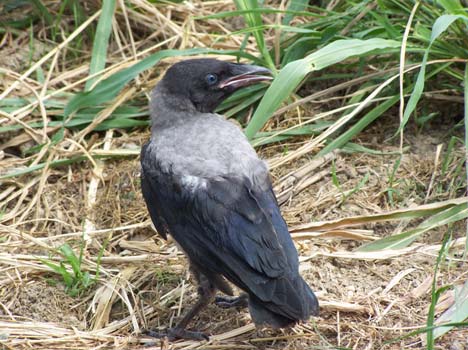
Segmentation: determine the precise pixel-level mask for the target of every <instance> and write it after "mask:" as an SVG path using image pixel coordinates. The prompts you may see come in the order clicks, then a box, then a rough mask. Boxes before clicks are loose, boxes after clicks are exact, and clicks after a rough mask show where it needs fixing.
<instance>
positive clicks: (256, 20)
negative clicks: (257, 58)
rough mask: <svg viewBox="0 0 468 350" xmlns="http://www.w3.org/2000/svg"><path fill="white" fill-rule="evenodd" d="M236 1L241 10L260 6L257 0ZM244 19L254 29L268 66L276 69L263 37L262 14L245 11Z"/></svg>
mask: <svg viewBox="0 0 468 350" xmlns="http://www.w3.org/2000/svg"><path fill="white" fill-rule="evenodd" d="M234 2H235V3H236V7H237V9H238V10H241V11H246V10H254V9H258V8H259V6H258V2H257V0H234ZM244 20H245V22H246V23H247V27H249V28H248V29H249V31H252V34H253V36H254V38H255V41H256V42H257V46H258V50H259V51H260V52H261V53H262V57H263V59H264V60H265V62H266V64H267V66H268V68H270V69H271V70H272V71H275V64H274V63H273V59H272V58H271V56H270V52H269V51H268V48H267V47H266V44H265V38H264V37H263V31H262V29H263V21H262V16H261V14H260V13H259V12H256V11H246V12H245V13H244Z"/></svg>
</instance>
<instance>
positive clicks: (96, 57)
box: [85, 0, 115, 91]
mask: <svg viewBox="0 0 468 350" xmlns="http://www.w3.org/2000/svg"><path fill="white" fill-rule="evenodd" d="M114 10H115V0H103V2H102V12H101V15H100V16H99V21H98V25H97V28H96V35H95V36H94V42H93V50H92V52H91V63H90V64H89V74H90V75H93V74H96V73H99V72H100V71H102V70H103V69H104V68H105V66H106V57H107V47H108V45H109V37H110V34H111V32H112V20H113V18H114ZM97 78H98V77H97V76H95V77H94V78H91V79H89V80H88V81H87V82H86V86H85V90H86V91H88V90H89V89H90V88H91V86H92V85H93V83H94V82H95V81H96V79H97Z"/></svg>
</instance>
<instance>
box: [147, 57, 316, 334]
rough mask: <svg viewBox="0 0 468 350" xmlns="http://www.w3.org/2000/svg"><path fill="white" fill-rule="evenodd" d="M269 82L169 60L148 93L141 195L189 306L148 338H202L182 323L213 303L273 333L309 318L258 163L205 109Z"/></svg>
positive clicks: (222, 66) (231, 67)
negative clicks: (187, 276) (187, 286)
mask: <svg viewBox="0 0 468 350" xmlns="http://www.w3.org/2000/svg"><path fill="white" fill-rule="evenodd" d="M272 79H273V78H272V76H271V71H270V70H268V69H266V68H264V67H261V66H256V65H249V64H241V63H231V62H228V61H222V60H217V59H211V58H201V59H187V60H183V61H179V62H177V63H175V64H173V65H172V66H171V67H170V68H169V69H168V70H167V71H166V73H165V74H164V76H163V78H162V79H161V80H160V81H159V82H158V83H157V85H156V86H155V87H154V89H153V90H152V92H151V96H150V102H149V107H150V115H151V136H150V139H149V141H148V142H147V143H146V144H145V145H144V146H143V147H142V150H141V157H140V160H141V189H142V194H143V198H144V200H145V202H146V206H147V209H148V212H149V215H150V217H151V220H152V222H153V224H154V227H155V228H156V231H157V232H158V234H159V235H160V236H161V237H162V238H163V239H167V235H168V234H170V235H171V236H172V237H173V239H174V240H175V242H176V243H177V245H178V246H179V247H180V248H181V250H182V251H183V252H184V253H185V255H186V256H187V258H188V261H189V266H190V271H191V273H192V275H193V277H194V279H195V281H196V282H197V284H198V300H197V302H196V303H195V304H194V305H193V307H192V308H191V309H190V310H189V311H188V312H187V313H186V314H185V315H184V316H183V317H182V319H181V320H180V321H179V322H178V324H177V325H176V326H175V327H173V328H169V329H167V330H166V331H163V332H158V331H151V330H149V331H148V332H147V334H149V335H152V336H155V337H162V336H167V337H168V338H169V339H170V340H176V339H191V340H203V339H208V338H209V337H208V336H207V335H206V334H205V333H203V332H199V331H196V330H188V329H187V326H188V324H189V323H190V321H191V320H192V319H193V318H194V317H195V316H196V315H197V314H198V313H199V312H200V311H201V310H203V309H204V308H206V306H207V305H209V304H210V303H211V302H213V301H215V303H216V304H217V305H218V306H220V307H224V308H228V307H237V308H241V307H248V309H249V312H250V315H251V318H252V320H253V322H254V323H255V325H256V326H267V327H271V328H275V329H276V328H286V327H291V326H294V325H295V324H297V323H299V322H304V321H307V320H309V318H310V317H311V316H315V315H318V311H319V304H318V301H317V298H316V296H315V294H314V292H313V291H312V289H311V288H310V287H309V285H308V284H307V283H306V282H305V281H304V279H303V278H302V277H301V275H300V274H299V261H298V253H297V250H296V248H295V246H294V243H293V241H292V239H291V235H290V233H289V231H288V227H287V225H286V223H285V221H284V219H283V217H282V214H281V211H280V208H279V205H278V202H277V200H276V197H275V194H274V192H273V188H272V183H271V180H270V174H269V170H268V167H267V165H266V162H265V161H263V160H261V159H260V158H259V157H258V155H257V154H256V152H255V150H254V149H253V147H252V146H251V145H250V143H249V141H248V139H247V138H246V136H245V135H244V133H243V132H242V130H241V128H240V127H239V126H238V125H236V124H235V123H233V122H231V121H229V120H227V119H225V118H224V117H223V116H221V115H219V114H216V113H215V112H214V111H215V109H216V108H217V107H218V106H219V105H220V103H221V102H222V101H223V100H225V99H226V98H227V97H229V96H230V95H231V94H232V93H234V92H235V91H236V90H238V89H240V88H243V87H245V86H249V85H252V84H256V83H259V82H267V81H269V80H272ZM232 285H235V286H236V287H238V288H239V289H240V290H241V291H242V293H241V294H240V295H239V296H237V297H236V296H234V293H233V288H232V287H231V286H232ZM218 291H219V292H222V293H224V295H218V296H217V295H216V294H217V292H218Z"/></svg>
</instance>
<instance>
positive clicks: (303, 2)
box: [282, 0, 309, 25]
mask: <svg viewBox="0 0 468 350" xmlns="http://www.w3.org/2000/svg"><path fill="white" fill-rule="evenodd" d="M308 5H309V0H290V1H289V5H288V8H287V11H288V12H287V13H286V15H285V16H284V17H283V21H282V23H283V24H285V25H287V24H289V23H291V21H292V19H293V18H294V13H296V12H303V11H304V10H305V9H306V8H307V6H308Z"/></svg>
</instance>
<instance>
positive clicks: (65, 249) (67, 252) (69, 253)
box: [59, 243, 83, 279]
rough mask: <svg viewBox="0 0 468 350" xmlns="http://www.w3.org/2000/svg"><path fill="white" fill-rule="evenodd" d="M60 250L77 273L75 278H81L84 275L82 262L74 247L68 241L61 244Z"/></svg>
mask: <svg viewBox="0 0 468 350" xmlns="http://www.w3.org/2000/svg"><path fill="white" fill-rule="evenodd" d="M59 251H60V252H61V253H62V254H63V255H64V257H65V259H67V261H68V263H69V264H70V265H71V267H72V269H73V272H74V274H75V278H78V279H81V278H82V275H83V274H82V272H81V264H80V261H79V259H78V257H77V256H76V254H75V252H74V251H73V249H72V248H71V247H70V246H69V245H68V244H67V243H65V244H63V245H61V246H60V248H59Z"/></svg>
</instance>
